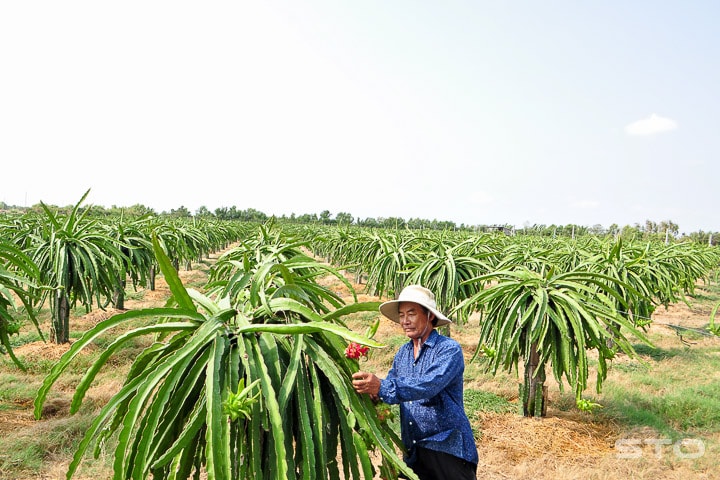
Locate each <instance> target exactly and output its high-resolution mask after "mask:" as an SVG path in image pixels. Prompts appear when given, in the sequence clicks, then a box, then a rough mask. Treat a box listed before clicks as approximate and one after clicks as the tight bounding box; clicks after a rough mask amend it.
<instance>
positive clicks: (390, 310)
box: [380, 285, 452, 326]
mask: <svg viewBox="0 0 720 480" xmlns="http://www.w3.org/2000/svg"><path fill="white" fill-rule="evenodd" d="M400 302H414V303H417V304H418V305H422V306H423V307H425V308H427V309H428V310H430V311H431V312H432V313H434V314H435V318H437V326H440V325H447V324H448V323H452V320H450V319H449V318H447V317H446V316H445V315H443V314H442V313H440V311H439V310H438V309H437V304H436V303H435V295H433V293H432V292H431V291H430V290H428V289H427V288H425V287H422V286H420V285H408V286H407V287H405V288H403V290H402V292H400V296H399V297H398V298H397V300H390V301H388V302H384V303H382V304H381V305H380V313H382V314H383V315H385V316H386V317H387V318H389V319H390V320H392V321H393V322H396V323H400V318H399V316H400V314H399V312H398V305H399V304H400Z"/></svg>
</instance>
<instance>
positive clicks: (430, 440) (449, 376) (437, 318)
mask: <svg viewBox="0 0 720 480" xmlns="http://www.w3.org/2000/svg"><path fill="white" fill-rule="evenodd" d="M380 313H382V314H383V315H384V316H386V317H387V318H389V319H390V320H392V321H394V322H397V323H399V324H400V326H401V327H402V329H403V331H404V332H405V335H407V336H408V338H410V341H409V342H408V343H406V344H404V345H403V346H401V347H400V349H399V350H398V352H397V353H396V355H395V358H394V360H393V365H392V369H391V370H390V372H388V375H387V377H386V378H385V379H380V378H378V377H377V376H376V375H374V374H372V373H369V372H362V371H361V372H357V373H355V374H354V375H353V387H354V388H355V391H356V392H358V393H367V394H368V395H370V396H371V397H372V398H373V399H379V400H382V401H383V402H385V403H388V404H397V403H399V404H400V429H401V437H402V441H403V444H404V445H405V447H406V450H407V453H406V454H405V463H407V464H408V466H409V467H410V468H412V469H413V471H414V472H415V473H416V474H417V475H418V477H419V478H420V479H421V480H435V479H447V478H452V479H454V480H465V479H467V480H471V479H472V480H474V479H475V478H476V470H477V463H478V453H477V447H476V446H475V439H474V437H473V433H472V428H471V427H470V420H469V419H468V417H467V415H466V414H465V408H464V405H463V372H464V370H465V360H464V358H463V353H462V349H461V347H460V344H458V343H457V342H456V341H455V340H453V339H451V338H448V337H445V336H443V335H440V334H439V333H438V332H437V331H436V330H435V327H437V326H440V325H447V324H449V323H451V321H450V320H449V319H448V318H447V317H446V316H445V315H443V314H442V313H440V311H439V310H438V309H437V306H436V304H435V295H433V293H432V292H431V291H430V290H428V289H427V288H424V287H422V286H420V285H409V286H407V287H405V288H404V289H403V291H402V292H400V296H399V297H398V299H397V300H392V301H389V302H385V303H383V304H381V305H380Z"/></svg>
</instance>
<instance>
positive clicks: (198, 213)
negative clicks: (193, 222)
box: [195, 205, 213, 218]
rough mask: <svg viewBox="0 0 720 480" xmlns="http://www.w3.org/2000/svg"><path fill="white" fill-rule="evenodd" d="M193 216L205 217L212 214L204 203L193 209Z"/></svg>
mask: <svg viewBox="0 0 720 480" xmlns="http://www.w3.org/2000/svg"><path fill="white" fill-rule="evenodd" d="M195 216H196V217H200V218H207V217H212V216H213V214H212V212H211V211H210V210H208V208H207V207H206V206H205V205H203V206H201V207H200V208H198V209H197V210H195Z"/></svg>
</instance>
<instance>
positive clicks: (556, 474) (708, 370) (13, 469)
mask: <svg viewBox="0 0 720 480" xmlns="http://www.w3.org/2000/svg"><path fill="white" fill-rule="evenodd" d="M202 268H204V265H203V267H202ZM188 277H189V279H190V281H189V282H188V283H189V284H191V285H194V288H199V287H201V285H202V282H201V280H200V278H201V277H202V275H200V274H199V273H197V272H192V273H191V274H189V275H188ZM148 297H150V295H148V292H146V291H144V290H141V289H140V290H138V291H136V292H132V293H131V294H128V295H127V296H126V301H127V302H128V304H131V303H132V302H137V303H144V302H145V303H146V302H150V301H152V299H149V298H148ZM690 300H691V301H690V303H691V306H690V307H686V306H680V307H678V311H675V310H672V309H671V311H670V312H666V311H665V309H664V308H663V309H659V310H658V312H656V313H657V314H658V315H659V316H660V318H661V320H662V321H661V322H660V321H659V322H658V324H657V325H653V326H651V328H650V329H649V332H648V335H649V337H650V338H651V340H652V342H653V345H654V346H653V347H649V346H647V345H645V344H638V345H635V349H636V352H637V354H638V357H637V358H628V357H627V356H625V355H619V356H618V357H617V358H616V359H615V360H614V361H613V362H612V365H611V368H610V372H609V375H608V378H607V379H606V381H605V382H604V385H603V390H602V392H601V393H597V392H596V391H595V388H594V385H592V384H591V385H590V386H589V388H588V390H587V391H586V392H584V394H583V397H584V398H587V399H590V400H591V401H593V402H597V403H599V404H600V405H602V408H598V409H596V410H594V411H593V412H580V411H579V410H577V408H576V407H575V398H574V395H573V394H572V392H571V391H570V389H568V388H567V386H566V388H565V390H564V391H561V390H560V389H559V386H558V385H557V384H556V383H555V382H554V380H553V379H552V375H551V374H549V371H548V382H547V385H548V386H549V390H550V404H549V413H548V417H547V418H544V419H524V418H522V417H521V416H520V415H518V414H517V405H518V404H517V392H518V382H520V381H521V378H519V375H518V372H505V371H500V372H498V373H497V374H496V375H492V374H490V373H488V372H487V371H486V368H485V366H486V360H485V359H484V358H483V357H482V356H481V357H478V359H477V360H475V361H472V362H471V361H469V360H470V358H471V357H472V354H473V352H474V351H475V349H476V348H477V344H476V339H477V333H478V330H479V325H477V322H472V323H469V324H467V325H462V326H459V325H456V326H454V327H453V329H452V331H451V336H452V337H453V338H455V339H457V340H458V341H459V342H460V343H461V345H462V346H463V349H464V351H465V353H466V359H467V361H466V365H465V408H466V411H467V413H468V417H469V418H470V419H471V422H472V426H473V431H474V432H475V435H476V438H477V439H478V446H479V450H480V451H481V462H482V464H483V465H482V468H483V473H484V476H485V478H490V479H499V478H529V477H530V476H532V477H533V478H536V479H546V478H547V479H550V478H552V479H553V480H564V479H571V478H578V477H582V478H596V479H611V478H654V479H663V478H667V479H674V478H693V477H696V476H699V477H698V478H712V476H711V475H714V473H713V472H715V471H716V470H717V469H718V468H720V464H719V463H720V446H719V444H720V375H718V372H720V355H718V351H720V339H718V338H717V337H712V336H707V335H704V334H699V333H697V332H695V331H694V330H692V329H699V328H702V326H703V325H704V324H707V318H706V317H707V315H708V314H709V313H708V312H709V311H710V310H711V308H712V307H711V306H712V305H715V304H717V302H719V301H720V287H718V286H717V285H714V284H712V285H703V286H701V287H698V289H697V291H696V293H695V295H694V296H693V297H692V298H691V299H690ZM144 306H148V305H144ZM703 312H705V313H704V315H705V317H703ZM84 314H85V310H84V309H78V310H77V311H75V312H73V319H75V320H76V321H77V322H76V323H73V324H71V336H72V337H73V338H78V337H79V335H81V334H82V332H83V331H84V330H86V329H88V328H90V327H91V326H92V322H91V321H88V320H87V319H85V320H82V321H79V320H81V318H80V317H82V316H83V315H84ZM666 315H669V316H668V317H667V318H666ZM672 315H676V316H675V317H673V316H672ZM686 317H688V318H691V319H692V321H688V320H687V318H686ZM40 318H41V326H42V328H43V331H44V332H46V331H47V329H48V325H49V314H47V313H43V314H41V316H40ZM376 318H377V315H376V314H374V313H361V314H357V315H354V316H352V317H351V318H349V319H348V320H347V324H348V327H349V328H352V329H353V330H355V331H357V332H360V333H364V332H365V331H366V329H367V327H368V326H369V325H371V324H372V323H373V322H374V321H375V319H376ZM71 320H72V319H71ZM660 323H663V324H673V325H682V326H685V327H688V328H690V329H679V330H678V329H673V328H668V327H667V326H665V325H660ZM134 326H137V325H135V324H133V325H130V324H128V325H126V326H123V327H121V328H118V331H117V332H113V334H111V335H106V336H103V337H101V338H99V339H98V340H97V341H96V342H95V344H94V346H93V347H92V348H89V349H88V350H87V352H85V353H83V354H82V355H80V356H79V357H78V358H77V359H76V361H75V362H73V363H72V364H71V367H70V370H69V371H68V372H67V373H66V374H65V375H63V376H62V378H61V379H60V381H59V382H58V383H57V384H56V386H55V387H54V388H53V391H52V392H51V397H49V400H48V407H47V410H46V416H44V418H43V419H42V420H40V421H35V420H33V419H32V416H31V411H32V402H33V400H34V397H35V393H36V391H37V388H38V387H39V385H40V384H41V382H42V380H43V378H44V376H45V375H46V374H47V373H48V372H49V370H50V368H52V366H53V365H54V363H55V362H56V359H57V356H54V355H49V353H50V352H52V353H54V350H48V352H47V353H41V354H37V355H34V354H33V355H24V356H23V357H22V358H23V361H24V362H25V363H26V365H27V366H28V371H27V372H22V371H20V370H18V369H17V368H16V367H15V365H14V364H12V362H10V360H9V358H7V356H3V357H0V452H1V453H0V479H8V480H10V479H12V480H20V479H30V478H47V479H55V478H64V477H63V476H64V468H65V466H66V465H67V462H68V461H69V460H70V458H71V457H72V454H73V453H74V450H75V448H76V446H77V444H78V442H79V441H80V439H81V438H82V435H83V433H84V431H85V430H86V429H87V428H88V425H89V424H90V422H91V421H92V418H93V417H94V414H95V413H96V412H97V410H98V409H99V408H100V407H101V406H102V405H104V403H105V402H106V401H107V400H108V399H109V398H110V397H111V396H112V395H113V393H114V392H115V391H117V389H119V387H120V385H121V384H122V382H123V381H124V379H125V375H126V373H127V369H128V366H129V365H130V363H131V362H132V361H133V359H134V358H135V357H137V355H138V354H139V353H140V352H141V351H142V350H143V349H144V348H145V347H146V346H147V345H149V343H150V341H151V339H149V338H137V339H134V340H132V341H131V342H129V343H128V346H127V348H124V349H123V350H122V351H119V352H117V353H116V355H114V356H113V357H112V358H111V362H110V363H109V364H108V365H106V366H105V367H104V368H103V370H102V371H101V372H100V374H99V376H98V378H97V380H96V382H95V383H94V386H93V387H92V388H91V389H90V390H89V391H88V395H87V397H86V400H85V402H84V403H83V408H81V411H80V412H79V413H78V414H76V415H74V416H72V417H70V416H68V414H67V409H68V406H69V401H70V400H69V399H70V396H71V395H72V392H73V389H74V386H75V385H76V384H77V382H78V381H79V379H80V378H81V376H82V374H83V373H84V372H85V371H86V370H87V368H88V366H89V365H90V364H92V362H93V361H94V360H95V359H96V358H97V356H98V355H99V354H100V352H101V351H102V350H103V349H104V348H106V347H107V346H108V345H109V344H110V342H112V341H113V339H114V336H113V335H114V334H117V333H120V332H121V331H123V330H124V329H125V328H132V327H134ZM680 330H682V332H680ZM678 332H680V333H678ZM375 338H376V340H378V341H380V342H382V343H383V344H385V345H386V346H387V348H382V349H374V350H372V351H371V353H370V356H369V358H368V359H367V360H363V361H362V363H361V365H360V368H361V369H363V370H367V371H372V372H375V373H377V374H378V376H381V377H382V376H384V374H385V373H386V372H387V370H388V369H389V368H390V365H391V363H392V359H393V357H394V354H395V352H396V351H397V349H398V347H399V346H400V345H402V344H403V343H405V342H407V337H405V336H404V335H403V334H402V331H401V330H400V329H399V327H398V326H397V325H396V324H394V323H392V322H390V321H386V320H383V321H382V322H381V323H380V326H379V328H378V332H377V334H376V336H375ZM39 340H40V337H39V335H38V334H37V332H36V331H35V329H34V327H32V326H31V325H30V324H28V323H26V324H25V325H24V326H23V329H22V330H21V333H20V335H19V336H15V337H13V345H14V346H15V348H16V351H18V352H19V351H22V350H23V348H28V347H30V346H32V345H33V344H36V343H39ZM43 352H44V351H43ZM592 377H593V375H591V376H590V378H592ZM393 408H394V409H395V412H396V418H395V419H393V420H392V422H391V426H392V428H394V429H396V431H397V430H399V424H398V418H397V406H394V407H393ZM15 424H20V426H15V427H14V426H13V425H15ZM619 438H642V439H652V438H667V439H670V441H672V442H677V441H682V439H688V438H691V439H700V440H702V441H703V442H704V443H703V445H704V446H705V448H706V451H705V454H704V455H703V456H702V457H701V458H697V459H693V460H683V459H680V458H677V457H675V456H673V455H672V451H673V450H672V446H666V447H664V448H665V452H670V453H668V454H666V455H663V456H662V458H657V457H656V456H655V454H654V451H653V450H652V449H653V445H644V444H643V448H644V450H643V457H642V458H640V459H637V460H621V459H618V458H617V455H616V454H617V451H616V450H615V449H613V448H612V445H613V442H615V441H616V440H617V439H619ZM564 440H565V441H566V442H565V443H562V441H564ZM581 447H582V448H581ZM588 452H590V454H589V453H588ZM110 462H111V459H107V458H105V457H103V456H102V455H101V456H100V458H99V459H98V460H93V459H92V458H89V459H86V460H85V462H84V463H83V467H82V469H81V473H82V475H85V476H83V477H80V476H76V477H75V478H78V479H85V478H108V476H109V475H111V472H112V469H111V465H110ZM703 475H706V476H703Z"/></svg>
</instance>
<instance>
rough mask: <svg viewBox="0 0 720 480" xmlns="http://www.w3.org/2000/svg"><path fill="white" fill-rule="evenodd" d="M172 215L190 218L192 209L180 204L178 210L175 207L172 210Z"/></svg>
mask: <svg viewBox="0 0 720 480" xmlns="http://www.w3.org/2000/svg"><path fill="white" fill-rule="evenodd" d="M170 216H171V217H177V218H188V217H191V216H192V215H191V214H190V210H188V209H187V208H186V207H184V206H180V207H179V208H178V209H177V210H175V209H174V208H173V209H171V210H170Z"/></svg>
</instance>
